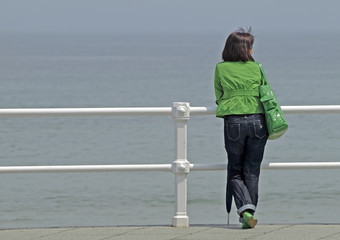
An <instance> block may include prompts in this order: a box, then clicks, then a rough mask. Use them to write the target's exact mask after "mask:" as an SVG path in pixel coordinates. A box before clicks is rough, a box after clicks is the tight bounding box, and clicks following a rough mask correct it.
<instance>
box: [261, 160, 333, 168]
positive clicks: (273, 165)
mask: <svg viewBox="0 0 340 240" xmlns="http://www.w3.org/2000/svg"><path fill="white" fill-rule="evenodd" d="M261 169H266V170H267V169H268V170H284V169H340V162H289V163H263V164H262V165H261Z"/></svg>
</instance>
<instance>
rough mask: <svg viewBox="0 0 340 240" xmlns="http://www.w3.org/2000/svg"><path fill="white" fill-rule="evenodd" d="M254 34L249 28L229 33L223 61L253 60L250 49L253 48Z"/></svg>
mask: <svg viewBox="0 0 340 240" xmlns="http://www.w3.org/2000/svg"><path fill="white" fill-rule="evenodd" d="M253 44H254V36H253V35H252V34H251V28H249V30H248V31H247V32H246V31H245V30H244V29H243V28H239V29H238V30H237V31H235V32H233V33H231V34H230V35H229V37H228V38H227V41H226V43H225V47H224V50H223V52H222V59H223V61H225V62H238V61H243V62H247V61H255V60H254V58H253V57H252V55H251V53H250V50H251V49H252V48H253Z"/></svg>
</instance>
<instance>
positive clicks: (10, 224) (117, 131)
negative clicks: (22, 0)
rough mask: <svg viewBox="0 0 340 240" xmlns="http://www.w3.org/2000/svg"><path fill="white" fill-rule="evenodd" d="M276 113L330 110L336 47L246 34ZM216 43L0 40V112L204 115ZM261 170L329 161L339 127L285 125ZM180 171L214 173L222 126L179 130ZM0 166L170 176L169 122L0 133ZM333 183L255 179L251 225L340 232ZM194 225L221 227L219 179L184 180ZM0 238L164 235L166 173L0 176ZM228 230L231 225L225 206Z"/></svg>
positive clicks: (88, 122) (10, 36)
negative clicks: (73, 229) (278, 108)
mask: <svg viewBox="0 0 340 240" xmlns="http://www.w3.org/2000/svg"><path fill="white" fill-rule="evenodd" d="M255 35H256V40H255V46H254V57H255V59H256V60H257V61H259V62H261V63H263V65H264V67H265V70H266V72H267V75H268V78H269V80H270V82H271V85H272V87H273V88H274V90H275V91H276V94H277V97H278V99H279V101H280V103H281V105H323V104H340V97H339V89H340V81H339V80H340V68H339V66H340V54H339V53H340V45H339V40H338V39H339V37H340V36H339V35H335V34H334V33H322V34H321V33H280V34H276V33H256V34H255ZM226 36H227V35H226V34H224V33H221V34H203V33H202V34H178V35H174V34H163V35H157V34H153V35H151V34H149V35H147V34H145V35H138V34H121V35H119V34H116V35H115V34H112V35H104V34H103V35H86V34H83V35H72V34H68V35H67V34H64V35H62V34H55V35H53V34H50V35H46V34H45V35H44V34H19V33H0V83H1V86H0V108H60V107H65V108H68V107H70V108H71V107H144V106H150V107H169V106H171V105H172V102H177V101H186V102H190V104H191V106H213V105H214V101H215V97H214V90H213V76H214V69H215V65H216V63H218V62H220V61H221V52H222V50H223V47H224V43H225V38H226ZM287 119H288V121H289V124H290V128H289V131H288V132H287V133H286V135H285V136H284V137H283V138H281V139H279V140H276V141H269V142H268V144H267V147H266V152H265V157H264V162H307V161H308V162H309V161H317V162H323V161H327V162H328V161H339V160H340V159H339V155H340V148H339V131H340V121H339V119H340V116H339V115H338V114H325V115H318V114H310V115H299V114H295V115H287ZM188 124H189V125H188V135H189V136H188V141H189V142H188V160H189V161H190V162H191V163H224V162H226V161H227V159H226V153H225V150H224V143H223V124H222V120H221V119H217V118H215V117H214V116H192V117H191V119H190V120H189V122H188ZM0 136H1V137H0V149H1V154H0V165H2V166H21V165H27V166H30V165H67V164H70V165H77V164H143V163H159V164H163V163H172V161H173V160H174V157H175V156H174V155H175V154H174V124H173V121H172V119H171V117H170V116H169V117H167V116H159V117H45V118H1V119H0ZM339 176H340V170H336V169H334V170H263V171H262V173H261V180H260V199H259V205H258V210H257V217H258V218H259V222H260V223H340V219H339V218H338V216H339V214H340V208H339V207H338V202H339V201H340V187H339V184H338V182H339ZM188 177H189V178H188V215H189V218H190V223H191V224H224V223H226V212H225V204H224V201H225V200H224V196H225V182H226V174H225V172H224V171H212V172H191V173H190V174H189V176H188ZM0 182H1V184H0V186H1V188H0V189H1V194H0V228H16V227H55V226H108V225H137V224H143V225H144V224H153V225H154V224H171V219H172V216H173V215H174V206H175V198H174V176H173V175H172V173H166V172H160V173H157V172H156V173H153V172H144V173H143V172H139V173H63V174H56V173H55V174H2V175H0ZM231 222H232V223H236V222H237V214H236V209H235V207H234V206H233V210H232V213H231Z"/></svg>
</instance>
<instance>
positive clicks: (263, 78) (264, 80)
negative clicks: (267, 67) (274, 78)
mask: <svg viewBox="0 0 340 240" xmlns="http://www.w3.org/2000/svg"><path fill="white" fill-rule="evenodd" d="M259 67H260V71H261V85H269V81H268V78H267V75H266V73H265V72H264V69H263V65H262V64H261V63H260V64H259Z"/></svg>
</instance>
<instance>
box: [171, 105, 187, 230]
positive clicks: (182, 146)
mask: <svg viewBox="0 0 340 240" xmlns="http://www.w3.org/2000/svg"><path fill="white" fill-rule="evenodd" d="M172 116H173V120H174V121H175V148H176V149H175V151H176V158H175V161H174V162H173V164H172V171H173V173H174V174H175V194H176V206H175V216H174V217H173V218H172V226H173V227H189V217H188V215H187V175H188V173H189V171H190V163H189V161H188V159H187V122H188V120H189V119H190V105H189V103H184V102H174V103H173V106H172Z"/></svg>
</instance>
